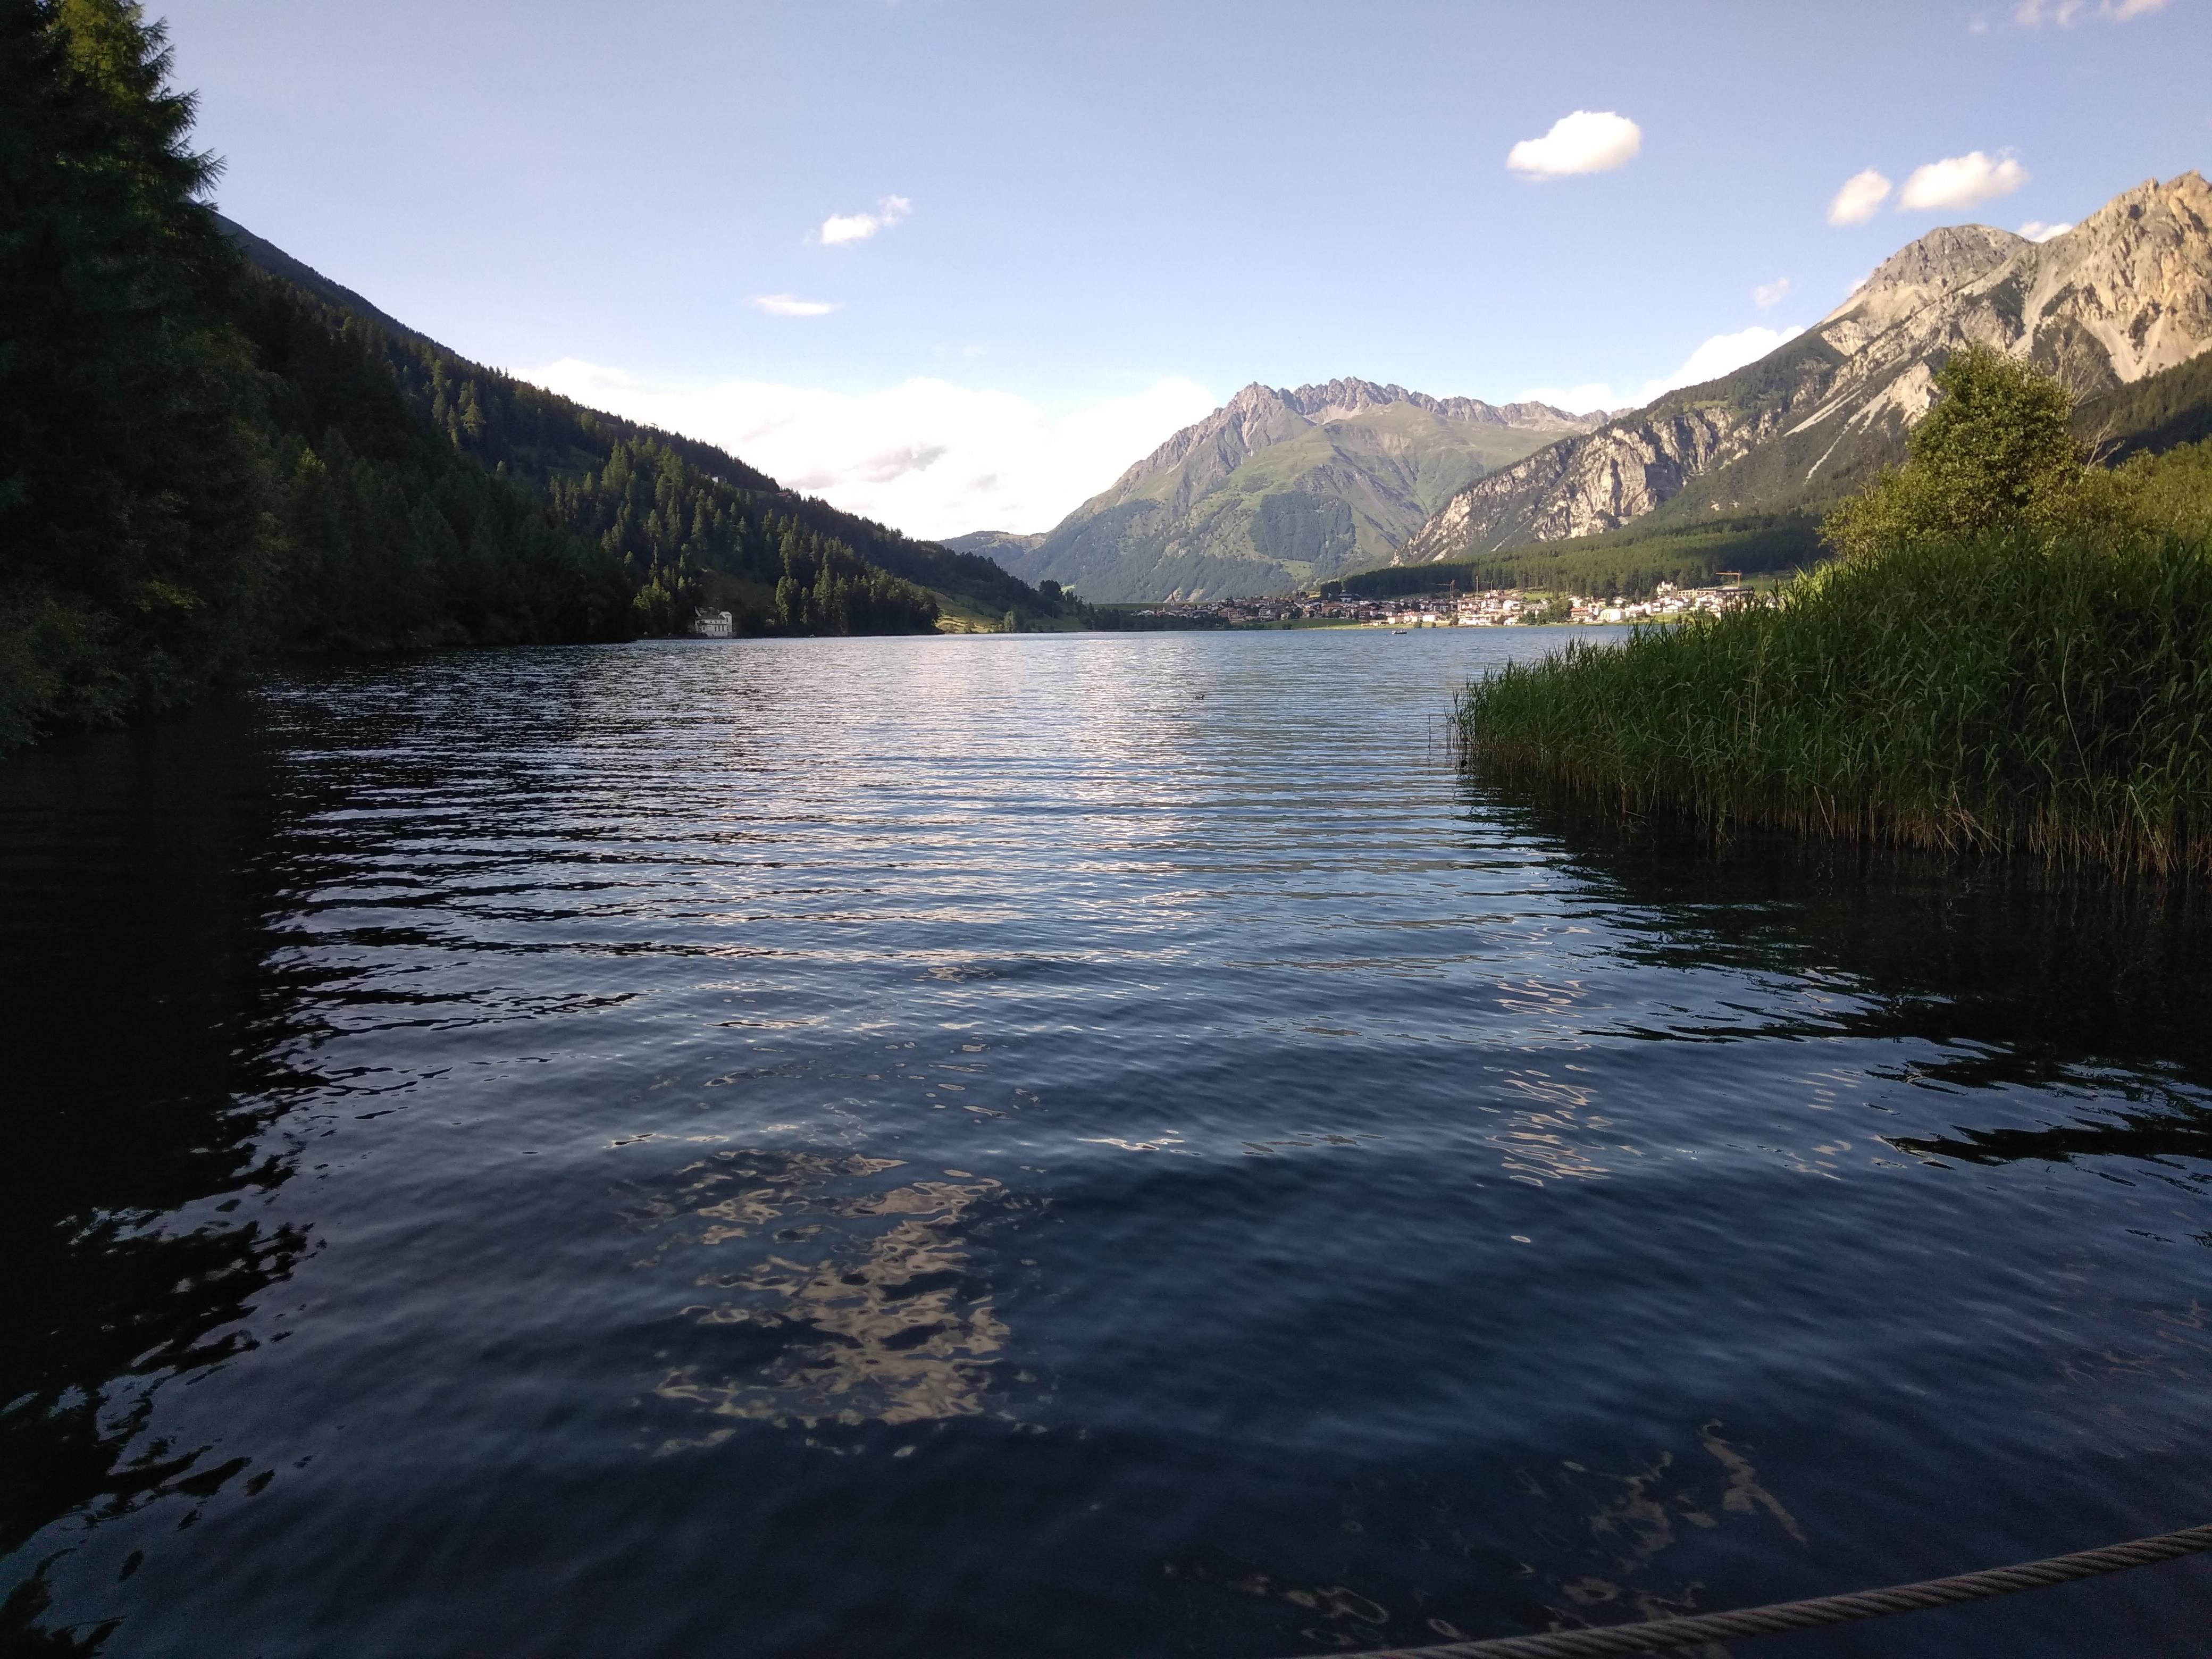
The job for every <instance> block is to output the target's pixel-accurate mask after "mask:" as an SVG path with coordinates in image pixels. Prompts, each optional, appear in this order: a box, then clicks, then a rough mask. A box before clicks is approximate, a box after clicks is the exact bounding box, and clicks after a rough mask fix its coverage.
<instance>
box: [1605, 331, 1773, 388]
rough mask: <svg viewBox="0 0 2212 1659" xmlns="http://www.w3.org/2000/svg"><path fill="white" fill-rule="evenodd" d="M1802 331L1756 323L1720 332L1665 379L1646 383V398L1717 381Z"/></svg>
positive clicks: (1756, 360) (1755, 360)
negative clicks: (1725, 332)
mask: <svg viewBox="0 0 2212 1659" xmlns="http://www.w3.org/2000/svg"><path fill="white" fill-rule="evenodd" d="M1802 332H1803V331H1802V329H1795V328H1762V327H1758V326H1753V327H1751V328H1745V329H1738V330H1737V331H1735V333H1733V334H1716V335H1714V336H1713V337H1711V339H1709V340H1707V341H1705V343H1703V344H1702V345H1700V346H1699V348H1698V349H1696V350H1695V351H1693V352H1692V353H1691V354H1690V355H1689V357H1688V359H1687V360H1686V362H1684V363H1683V364H1682V366H1681V368H1678V369H1676V370H1675V371H1674V373H1673V374H1669V375H1668V377H1667V378H1666V379H1665V380H1647V381H1646V382H1644V399H1643V400H1644V402H1645V403H1650V401H1651V400H1652V399H1653V398H1656V397H1657V396H1658V395H1659V394H1660V393H1661V392H1672V391H1674V389H1675V388H1676V387H1677V386H1696V385H1698V384H1699V383H1700V382H1701V381H1705V380H1717V379H1719V378H1720V377H1721V376H1722V375H1723V374H1727V373H1728V372H1729V370H1730V369H1734V368H1742V367H1743V366H1744V365H1745V364H1746V363H1753V362H1758V361H1759V359H1760V358H1761V357H1764V356H1765V355H1766V354H1767V353H1768V352H1770V351H1771V350H1773V349H1774V348H1775V347H1777V346H1778V345H1780V344H1781V343H1783V342H1784V340H1787V339H1789V338H1790V337H1792V336H1794V335H1796V334H1800V333H1802Z"/></svg>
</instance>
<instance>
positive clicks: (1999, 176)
mask: <svg viewBox="0 0 2212 1659" xmlns="http://www.w3.org/2000/svg"><path fill="white" fill-rule="evenodd" d="M2027 176H2028V175H2027V168H2026V167H2022V166H2021V164H2020V163H2019V162H2017V161H2014V160H2013V159H2012V157H2011V156H2009V155H2005V156H2000V157H1997V158H1996V159H1994V160H1993V159H1991V158H1990V156H1987V155H1983V154H1982V152H1981V151H1979V150H1978V149H1970V150H1968V151H1967V152H1966V154H1965V155H1948V156H1946V157H1944V158H1943V160H1942V161H1930V162H1929V163H1928V165H1927V166H1925V167H1915V168H1913V169H1912V172H1911V175H1910V176H1909V177H1908V178H1907V179H1905V188H1904V189H1903V190H1901V191H1899V192H1898V193H1897V210H1898V211H1899V213H1910V212H1912V211H1913V210H1916V209H1917V210H1923V211H1925V210H1934V211H1936V212H1948V211H1950V210H1954V209H1958V208H1971V207H1979V206H1980V205H1981V204H1983V203H1984V202H1993V201H1995V200H1996V198H1997V197H2000V196H2009V195H2011V194H2012V193H2013V191H2016V190H2018V189H2019V188H2020V187H2021V185H2024V184H2026V183H2027Z"/></svg>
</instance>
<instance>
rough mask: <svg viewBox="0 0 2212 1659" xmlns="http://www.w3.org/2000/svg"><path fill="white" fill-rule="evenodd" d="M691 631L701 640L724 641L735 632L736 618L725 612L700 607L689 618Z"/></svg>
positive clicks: (703, 606)
mask: <svg viewBox="0 0 2212 1659" xmlns="http://www.w3.org/2000/svg"><path fill="white" fill-rule="evenodd" d="M691 631H692V632H693V633H694V634H696V635H698V636H699V637H700V638H701V639H702V640H726V639H728V638H729V637H730V635H732V634H733V633H735V632H736V631H737V618H736V617H732V615H731V614H730V613H729V612H728V611H709V610H708V608H707V607H706V606H705V605H701V606H700V607H699V609H698V610H697V611H696V612H694V613H693V615H692V617H691Z"/></svg>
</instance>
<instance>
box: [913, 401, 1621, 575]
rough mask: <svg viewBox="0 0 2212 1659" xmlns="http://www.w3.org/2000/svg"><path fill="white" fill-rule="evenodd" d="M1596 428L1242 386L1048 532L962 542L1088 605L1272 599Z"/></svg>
mask: <svg viewBox="0 0 2212 1659" xmlns="http://www.w3.org/2000/svg"><path fill="white" fill-rule="evenodd" d="M1594 423H1595V417H1585V416H1574V415H1570V414H1568V413H1567V412H1566V411H1565V410H1557V409H1553V408H1550V407H1548V406H1547V405H1545V404H1508V405H1505V406H1503V407H1499V406H1497V405H1493V404H1485V403H1481V402H1480V401H1478V400H1476V399H1474V398H1431V397H1427V396H1425V395H1423V394H1422V393H1419V392H1407V391H1406V390H1405V389H1404V388H1402V387H1400V386H1376V385H1373V384H1371V383H1370V382H1368V381H1364V380H1332V381H1330V382H1329V383H1328V385H1326V386H1300V387H1298V388H1297V389H1296V390H1295V391H1279V390H1277V389H1275V388H1273V387H1269V386H1257V385H1255V386H1247V387H1245V388H1244V390H1243V391H1242V392H1238V393H1237V396H1236V397H1235V398H1232V399H1231V400H1230V402H1229V403H1228V404H1225V405H1224V406H1223V407H1222V408H1220V409H1218V410H1215V411H1214V412H1213V413H1212V415H1210V416H1207V417H1206V419H1205V420H1203V421H1201V422H1198V423H1197V424H1195V425H1194V426H1190V427H1186V428H1184V429H1183V430H1182V431H1181V432H1179V433H1177V434H1176V435H1175V436H1174V437H1172V438H1170V440H1168V441H1167V442H1166V443H1164V444H1163V445H1162V446H1161V447H1159V448H1158V450H1156V451H1154V452H1153V453H1152V454H1151V455H1149V456H1147V457H1146V458H1145V459H1143V460H1141V461H1139V462H1138V463H1137V464H1136V465H1134V466H1133V467H1131V468H1130V469H1129V470H1128V471H1127V472H1125V473H1124V474H1122V476H1121V478H1120V479H1119V480H1117V481H1116V482H1115V485H1114V487H1113V488H1112V489H1109V490H1107V491H1106V492H1104V493H1103V495H1097V496H1095V497H1093V498H1092V499H1091V500H1090V501H1086V502H1085V503H1084V504H1083V505H1082V506H1081V507H1078V508H1077V509H1076V510H1075V511H1074V512H1073V513H1070V514H1069V515H1068V517H1067V518H1066V520H1063V521H1062V522H1061V523H1060V525H1059V526H1057V527H1056V528H1054V530H1052V531H1051V532H1048V534H1046V535H1044V536H1042V537H1013V536H1005V535H999V534H995V533H987V534H986V535H983V536H976V537H962V538H956V544H957V545H961V546H964V547H969V548H972V549H974V550H978V551H982V550H989V551H990V552H991V553H992V554H993V555H994V556H995V557H997V558H999V559H1000V561H1001V562H1003V563H1005V564H1006V567H1007V568H1009V569H1011V570H1012V571H1014V572H1016V573H1017V574H1020V575H1022V576H1024V577H1026V578H1028V579H1029V580H1047V579H1049V580H1056V581H1058V582H1060V583H1061V584H1063V585H1064V586H1068V587H1071V588H1073V589H1075V590H1076V591H1077V592H1080V593H1082V594H1083V596H1084V597H1085V599H1093V600H1103V601H1126V600H1134V599H1170V598H1182V599H1197V598H1225V597H1230V596H1233V595H1237V594H1246V593H1267V592H1281V591H1283V590H1285V589H1286V588H1291V587H1296V586H1304V585H1305V584H1307V583H1309V582H1311V581H1314V580H1319V579H1322V578H1324V577H1328V576H1331V575H1334V574H1337V573H1338V572H1340V571H1343V570H1346V569H1350V568H1356V567H1358V566H1359V565H1363V564H1371V563H1374V562H1376V561H1378V560H1380V559H1383V558H1385V557H1387V556H1389V552H1390V551H1391V550H1393V549H1394V548H1395V547H1396V546H1397V545H1398V544H1400V543H1401V541H1403V540H1404V538H1406V537H1407V535H1408V534H1410V533H1411V532H1413V530H1415V529H1417V528H1418V527H1419V526H1420V525H1421V524H1422V523H1424V522H1425V520H1427V519H1428V518H1429V517H1430V515H1431V514H1432V513H1434V512H1435V511H1436V510H1437V508H1438V507H1440V506H1442V505H1443V503H1444V502H1445V501H1448V500H1449V499H1450V497H1451V496H1452V495H1453V494H1454V492H1455V491H1456V490H1458V489H1461V488H1462V487H1463V486H1464V485H1466V484H1467V483H1468V482H1469V481H1470V480H1472V479H1475V478H1479V477H1482V476H1483V475H1484V474H1485V473H1486V472H1488V471H1491V470H1492V468H1495V467H1498V466H1503V465H1510V463H1512V462H1514V461H1516V460H1518V459H1521V458H1522V456H1524V455H1526V454H1528V453H1529V452H1530V451H1531V450H1533V449H1536V448H1539V447H1541V446H1543V445H1544V444H1547V443H1548V442H1550V441H1553V439H1555V438H1557V437H1559V436H1560V435H1564V434H1569V433H1577V432H1583V431H1587V430H1588V429H1589V428H1590V426H1592V425H1593V424H1594Z"/></svg>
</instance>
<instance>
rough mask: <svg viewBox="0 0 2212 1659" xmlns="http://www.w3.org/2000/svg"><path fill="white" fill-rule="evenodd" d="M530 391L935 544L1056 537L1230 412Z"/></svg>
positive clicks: (765, 384)
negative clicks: (1012, 534)
mask: <svg viewBox="0 0 2212 1659" xmlns="http://www.w3.org/2000/svg"><path fill="white" fill-rule="evenodd" d="M526 378H527V379H529V380H535V381H536V382H537V383H538V384H539V385H540V386H548V387H550V388H551V389H552V390H553V391H555V392H560V393H561V394H562V395H563V396H564V397H569V398H575V399H576V400H577V401H578V402H580V403H584V404H590V405H591V406H592V407H593V408H595V409H605V410H612V411H613V412H614V413H616V414H617V415H623V416H629V418H630V419H632V420H635V421H644V422H650V423H652V424H653V425H655V426H659V427H662V428H665V429H667V430H669V431H672V432H681V433H684V434H686V435H689V436H691V437H695V438H702V439H704V440H706V441H708V442H709V443H714V444H719V445H720V446H721V447H723V448H725V449H726V450H728V451H729V452H730V453H732V454H733V455H736V456H738V458H739V459H742V460H744V462H746V463H747V464H748V465H752V466H757V467H759V468H760V469H761V470H762V471H764V472H766V473H768V474H769V475H770V476H771V477H774V478H775V480H776V481H777V482H778V483H781V484H783V485H784V486H785V487H786V488H787V489H796V490H799V492H801V493H802V494H805V495H820V496H822V497H823V499H825V500H826V501H829V502H830V503H831V504H832V505H834V506H836V507H842V508H844V509H845V510H846V511H847V512H848V513H865V514H866V515H867V516H868V517H869V518H872V519H878V520H882V521H883V522H884V523H885V524H890V525H893V526H896V527H897V528H899V529H901V530H903V531H905V532H907V533H908V534H909V535H914V536H925V537H936V536H957V535H960V534H963V532H968V531H970V530H1013V531H1033V530H1048V529H1050V528H1051V527H1052V526H1054V525H1055V524H1057V523H1059V522H1060V520H1061V519H1062V518H1064V517H1066V514H1067V513H1068V512H1069V511H1070V509H1072V508H1073V507H1077V506H1079V505H1080V504H1081V503H1082V502H1083V501H1085V500H1086V499H1087V498H1089V497H1090V496H1092V495H1097V493H1098V492H1099V491H1100V490H1102V489H1105V488H1106V487H1107V486H1108V485H1109V484H1110V483H1113V482H1114V480H1115V478H1117V477H1120V476H1121V472H1122V471H1123V470H1124V469H1126V468H1127V466H1128V465H1130V463H1131V462H1133V461H1135V460H1137V459H1139V457H1141V456H1144V455H1147V454H1149V453H1152V451H1153V450H1154V449H1156V448H1158V447H1159V446H1160V445H1161V444H1162V443H1163V442H1164V441H1166V440H1167V438H1168V437H1169V436H1170V435H1172V434H1173V433H1175V432H1176V431H1177V430H1178V429H1179V428H1182V427H1186V426H1188V425H1189V424H1190V423H1191V422H1194V421H1195V420H1198V419H1200V417H1202V416H1205V415H1206V414H1208V413H1209V412H1211V411H1212V410H1213V408H1214V407H1215V405H1216V404H1217V403H1218V401H1219V400H1218V398H1215V397H1214V395H1213V394H1212V392H1208V391H1207V390H1206V388H1205V387H1203V386H1198V385H1195V384H1194V383H1193V382H1192V381H1189V380H1182V379H1170V380H1161V381H1159V382H1158V383H1157V384H1155V385H1153V386H1151V387H1149V388H1147V389H1146V390H1145V391H1143V392H1137V393H1135V394H1133V395H1131V396H1127V397H1120V398H1102V399H1100V400H1098V401H1097V402H1095V403H1092V404H1088V405H1086V406H1085V407H1083V408H1079V409H1077V410H1073V411H1071V412H1068V413H1065V414H1060V415H1054V414H1050V413H1048V412H1047V411H1046V410H1043V409H1042V408H1040V407H1038V406H1037V405H1036V404H1033V403H1031V402H1030V401H1029V400H1028V399H1027V398H1022V397H1018V396H1017V395H1016V394H1014V393H1012V392H995V391H992V390H989V389H987V388H983V387H975V386H955V385H953V384H951V382H949V381H945V380H908V381H906V382H905V383H904V384H902V385H899V386H888V387H885V388H884V389H883V390H881V391H877V392H860V393H849V392H828V391H823V390H821V389H819V388H817V387H811V386H781V385H777V384H775V383H772V382H769V381H764V380H727V381H722V382H719V383H716V384H713V385H705V386H700V385H692V386H679V385H667V384H657V383H653V382H649V381H645V380H638V379H636V378H635V377H633V376H631V375H629V374H625V373H624V372H623V371H622V370H621V369H618V368H605V367H602V366H599V365H597V364H592V363H586V362H578V361H576V360H575V359H574V358H568V359H564V360H562V362H557V363H555V364H553V365H551V366H550V368H543V369H538V370H534V371H532V373H530V374H528V375H527V376H526Z"/></svg>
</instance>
